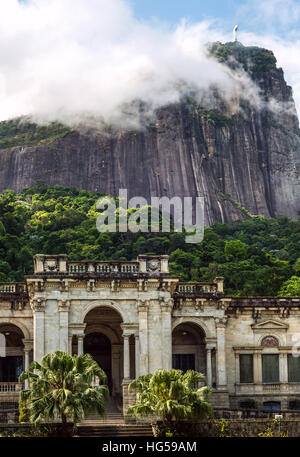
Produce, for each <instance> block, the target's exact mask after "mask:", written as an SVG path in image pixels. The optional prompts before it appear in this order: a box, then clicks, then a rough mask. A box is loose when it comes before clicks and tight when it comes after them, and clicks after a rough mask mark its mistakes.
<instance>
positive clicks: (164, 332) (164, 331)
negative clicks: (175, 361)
mask: <svg viewBox="0 0 300 457" xmlns="http://www.w3.org/2000/svg"><path fill="white" fill-rule="evenodd" d="M173 304H174V302H173V300H172V299H170V300H168V301H167V302H165V301H162V302H161V347H162V357H161V359H162V368H163V369H165V370H171V368H172V317H171V313H172V309H173Z"/></svg>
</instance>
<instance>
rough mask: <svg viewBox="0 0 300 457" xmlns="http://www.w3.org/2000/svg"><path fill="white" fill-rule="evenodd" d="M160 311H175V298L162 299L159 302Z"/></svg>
mask: <svg viewBox="0 0 300 457" xmlns="http://www.w3.org/2000/svg"><path fill="white" fill-rule="evenodd" d="M159 304H160V310H161V311H162V312H165V313H170V312H171V311H172V310H173V306H174V300H173V298H169V299H165V298H161V299H160V301H159Z"/></svg>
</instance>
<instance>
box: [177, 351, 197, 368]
mask: <svg viewBox="0 0 300 457" xmlns="http://www.w3.org/2000/svg"><path fill="white" fill-rule="evenodd" d="M173 368H175V370H182V371H184V372H185V371H187V370H195V354H173Z"/></svg>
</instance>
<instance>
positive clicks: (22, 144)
mask: <svg viewBox="0 0 300 457" xmlns="http://www.w3.org/2000/svg"><path fill="white" fill-rule="evenodd" d="M210 59H212V60H214V61H215V62H216V65H219V66H221V67H222V71H224V73H225V72H226V71H227V69H228V72H229V73H228V74H232V75H234V74H235V78H236V80H240V81H241V80H242V81H247V83H246V84H247V88H249V87H252V89H253V92H252V96H251V97H250V96H249V92H248V93H245V96H243V94H242V93H241V92H240V90H238V91H237V92H236V94H234V95H232V97H231V98H228V97H224V94H223V93H222V90H220V89H219V88H217V87H216V88H210V89H207V91H206V92H205V91H204V92H202V95H201V98H200V99H199V96H198V94H197V92H193V91H192V90H189V91H186V93H185V94H182V96H181V99H180V101H178V102H176V103H168V104H167V105H164V106H162V107H159V108H157V109H156V110H155V111H153V114H152V115H151V116H150V117H149V113H148V111H147V103H145V102H144V103H142V102H135V103H133V104H130V105H128V110H129V111H130V109H131V112H132V111H134V116H135V118H137V119H138V125H137V127H136V128H128V127H127V128H124V127H123V128H122V127H120V128H118V127H117V126H116V125H114V124H112V125H111V124H108V123H105V122H104V121H102V122H100V121H99V122H98V123H97V124H96V127H97V128H93V126H92V124H89V125H88V126H85V125H84V123H81V124H80V125H79V124H78V125H77V127H75V128H72V129H71V128H70V127H68V126H63V125H61V124H50V125H47V126H45V127H41V126H36V125H35V124H32V123H26V122H25V121H21V122H18V121H10V122H3V123H2V124H0V147H1V148H2V150H1V169H0V190H5V189H13V190H16V191H21V190H22V189H24V188H26V187H29V186H32V185H34V184H35V183H36V182H37V181H38V180H42V181H45V182H46V183H49V184H60V185H64V186H75V187H77V188H80V189H86V190H93V191H99V192H104V193H106V194H112V195H114V196H117V195H118V192H119V189H122V188H126V189H128V195H129V197H133V196H143V197H146V198H147V200H148V201H149V202H150V197H151V196H164V195H166V196H169V197H173V196H180V197H183V196H204V197H205V220H206V224H208V225H210V224H212V223H214V222H216V221H219V222H228V221H234V220H237V219H240V218H244V217H251V216H252V215H256V214H259V215H263V216H266V217H274V216H277V215H279V214H284V215H286V216H288V217H291V218H295V217H297V214H298V211H299V210H300V177H299V176H300V175H299V172H300V133H299V123H298V118H297V113H296V109H295V105H294V100H293V95H292V89H291V87H289V86H288V85H287V84H286V82H285V79H284V74H283V71H282V69H281V68H278V67H277V65H276V59H275V57H274V55H273V53H272V52H271V51H268V50H265V49H262V48H258V47H246V46H243V45H242V44H241V43H226V44H222V43H219V42H216V43H214V44H212V45H211V46H210ZM223 67H224V69H223ZM245 75H246V77H247V78H245ZM248 81H250V84H249V83H248ZM14 146H15V147H14Z"/></svg>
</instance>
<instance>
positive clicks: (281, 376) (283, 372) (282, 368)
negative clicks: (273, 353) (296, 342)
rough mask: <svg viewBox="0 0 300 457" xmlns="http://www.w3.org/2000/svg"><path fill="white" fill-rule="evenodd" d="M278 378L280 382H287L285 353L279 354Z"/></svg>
mask: <svg viewBox="0 0 300 457" xmlns="http://www.w3.org/2000/svg"><path fill="white" fill-rule="evenodd" d="M279 380H280V382H283V383H287V382H288V359H287V354H279Z"/></svg>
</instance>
